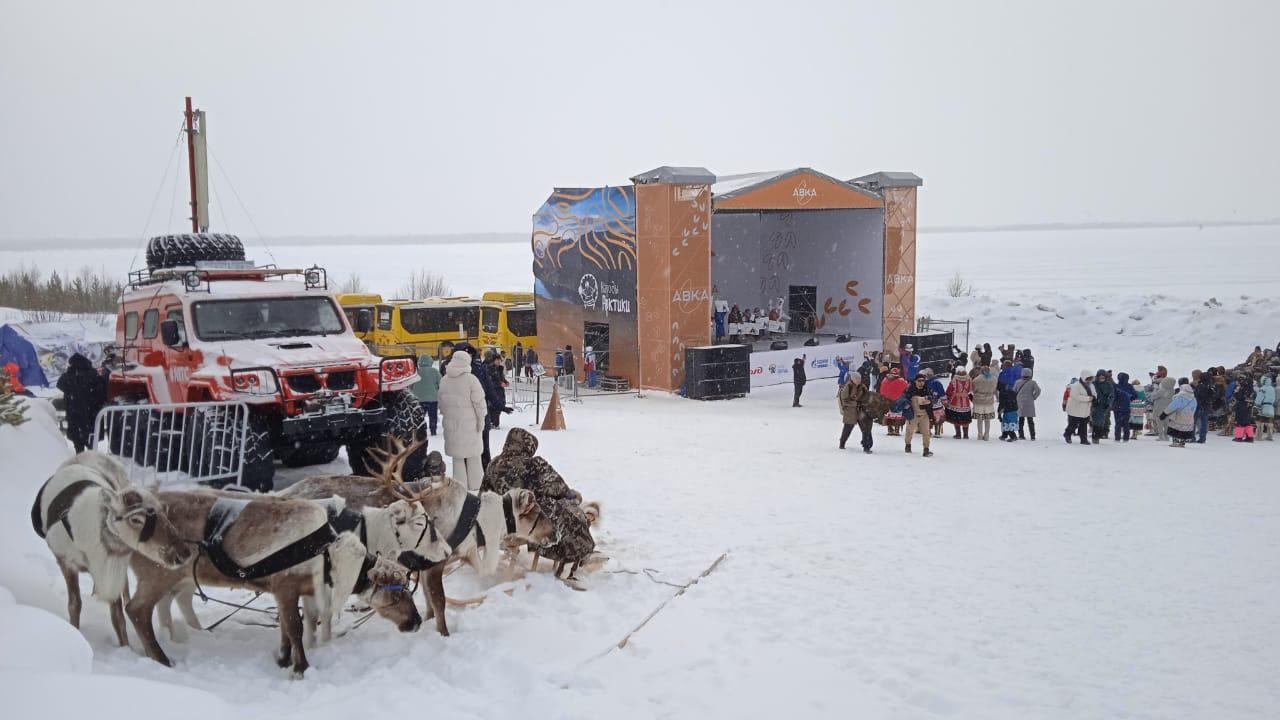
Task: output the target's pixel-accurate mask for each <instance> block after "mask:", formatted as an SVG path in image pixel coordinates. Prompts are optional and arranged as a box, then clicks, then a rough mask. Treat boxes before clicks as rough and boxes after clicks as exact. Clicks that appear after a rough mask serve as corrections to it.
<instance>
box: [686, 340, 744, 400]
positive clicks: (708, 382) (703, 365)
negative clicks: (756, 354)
mask: <svg viewBox="0 0 1280 720" xmlns="http://www.w3.org/2000/svg"><path fill="white" fill-rule="evenodd" d="M750 356H751V348H750V347H748V346H746V345H716V346H714V347H700V348H687V349H686V350H685V351H684V372H685V392H686V395H687V396H688V397H690V398H692V399H695V400H723V399H726V398H733V397H742V396H744V395H746V394H747V393H749V392H751V360H750Z"/></svg>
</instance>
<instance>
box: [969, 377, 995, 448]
mask: <svg viewBox="0 0 1280 720" xmlns="http://www.w3.org/2000/svg"><path fill="white" fill-rule="evenodd" d="M997 385H998V381H997V380H996V376H995V373H993V372H991V366H990V365H984V366H983V367H982V368H981V369H980V370H978V372H977V373H975V374H974V376H973V420H974V423H975V424H976V425H977V426H978V427H977V431H978V439H979V440H990V439H991V421H992V420H995V418H996V386H997Z"/></svg>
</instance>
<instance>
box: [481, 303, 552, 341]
mask: <svg viewBox="0 0 1280 720" xmlns="http://www.w3.org/2000/svg"><path fill="white" fill-rule="evenodd" d="M499 294H502V295H517V294H518V293H485V299H484V300H482V301H481V302H480V343H481V344H482V345H484V346H485V347H491V348H498V349H501V350H502V351H503V352H505V353H506V354H507V355H508V356H510V355H511V352H512V348H513V347H515V344H516V343H520V347H522V348H527V347H535V348H536V347H537V345H538V319H537V316H536V314H535V313H534V309H533V302H532V300H530V301H528V302H511V301H507V302H503V301H495V300H490V299H489V296H490V295H499ZM527 294H528V295H529V296H530V298H532V295H533V293H527Z"/></svg>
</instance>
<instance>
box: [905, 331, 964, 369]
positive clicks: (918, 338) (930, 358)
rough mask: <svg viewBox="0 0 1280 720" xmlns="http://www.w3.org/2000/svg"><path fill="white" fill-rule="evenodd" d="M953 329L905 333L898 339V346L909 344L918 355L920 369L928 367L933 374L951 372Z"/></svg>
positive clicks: (954, 336) (954, 337)
mask: <svg viewBox="0 0 1280 720" xmlns="http://www.w3.org/2000/svg"><path fill="white" fill-rule="evenodd" d="M955 341H956V333H955V331H954V330H947V331H945V332H931V333H907V334H904V335H902V336H901V337H900V338H899V340H898V347H899V348H905V347H906V346H908V345H910V346H911V348H912V352H914V353H915V354H916V355H919V356H920V369H921V370H923V369H925V368H929V369H930V370H933V374H934V375H950V374H951V346H952V345H954V344H955Z"/></svg>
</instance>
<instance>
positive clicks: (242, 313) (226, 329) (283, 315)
mask: <svg viewBox="0 0 1280 720" xmlns="http://www.w3.org/2000/svg"><path fill="white" fill-rule="evenodd" d="M191 316H192V321H193V324H194V326H195V334H196V337H198V338H200V339H201V340H255V339H258V338H275V337H293V336H296V335H335V334H338V333H341V332H343V331H344V329H345V326H344V325H343V324H342V319H341V317H340V316H339V315H338V311H337V309H336V308H334V306H333V301H331V300H330V299H329V298H327V297H314V296H313V297H271V298H246V299H241V300H207V301H204V302H198V303H195V304H193V305H192V307H191Z"/></svg>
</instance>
